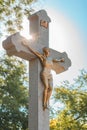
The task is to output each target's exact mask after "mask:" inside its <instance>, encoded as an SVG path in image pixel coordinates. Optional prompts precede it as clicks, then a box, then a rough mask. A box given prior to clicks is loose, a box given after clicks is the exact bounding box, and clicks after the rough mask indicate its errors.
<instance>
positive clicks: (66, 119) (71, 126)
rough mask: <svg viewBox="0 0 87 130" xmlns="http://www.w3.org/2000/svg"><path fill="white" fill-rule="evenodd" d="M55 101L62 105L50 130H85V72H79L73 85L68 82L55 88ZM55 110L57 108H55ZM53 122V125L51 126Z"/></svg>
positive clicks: (86, 114) (86, 120)
mask: <svg viewBox="0 0 87 130" xmlns="http://www.w3.org/2000/svg"><path fill="white" fill-rule="evenodd" d="M54 99H55V101H56V102H57V101H60V102H61V103H62V104H64V106H63V108H62V109H61V110H60V111H57V113H58V114H57V115H58V117H57V118H55V120H51V130H54V128H55V130H86V129H87V72H86V71H85V70H82V71H81V74H80V76H78V78H77V79H75V81H74V83H73V84H70V83H69V82H68V81H65V82H63V84H62V85H61V86H58V87H57V88H55V92H54ZM56 109H57V108H56ZM53 122H56V123H54V125H52V123H53Z"/></svg>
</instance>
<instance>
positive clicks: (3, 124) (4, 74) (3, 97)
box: [0, 56, 28, 130]
mask: <svg viewBox="0 0 87 130" xmlns="http://www.w3.org/2000/svg"><path fill="white" fill-rule="evenodd" d="M25 69H26V68H25V67H24V64H23V63H22V61H21V60H17V58H15V57H14V58H13V57H11V58H9V57H8V56H5V57H3V58H1V59H0V130H19V128H21V129H22V130H26V129H27V127H28V88H27V84H26V83H27V77H26V75H25ZM24 81H26V82H24Z"/></svg>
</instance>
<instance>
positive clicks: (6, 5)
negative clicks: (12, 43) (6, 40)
mask: <svg viewBox="0 0 87 130" xmlns="http://www.w3.org/2000/svg"><path fill="white" fill-rule="evenodd" d="M33 2H36V0H0V25H1V31H0V36H2V34H3V33H5V32H6V31H7V32H9V33H14V32H16V31H18V30H21V29H22V22H23V17H24V16H25V15H26V16H29V14H30V12H32V11H33V9H32V8H31V4H32V3H33Z"/></svg>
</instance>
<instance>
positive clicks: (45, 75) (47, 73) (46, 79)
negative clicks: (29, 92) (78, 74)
mask: <svg viewBox="0 0 87 130" xmlns="http://www.w3.org/2000/svg"><path fill="white" fill-rule="evenodd" d="M22 44H23V45H24V46H26V47H27V48H28V49H29V51H30V52H32V53H33V54H34V55H36V56H37V57H38V59H39V60H40V62H41V65H42V70H41V74H40V77H41V81H42V83H43V85H44V91H43V110H45V109H48V104H49V99H50V96H51V94H52V89H53V77H52V74H51V70H52V66H53V62H64V58H61V59H51V58H50V57H49V56H50V49H49V48H47V47H44V48H43V54H40V53H39V52H37V51H35V50H34V49H32V48H31V47H30V46H29V44H28V43H26V42H23V43H22Z"/></svg>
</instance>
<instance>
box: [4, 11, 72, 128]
mask: <svg viewBox="0 0 87 130" xmlns="http://www.w3.org/2000/svg"><path fill="white" fill-rule="evenodd" d="M29 20H30V34H31V35H32V39H31V40H27V39H26V38H24V37H22V36H20V34H19V33H15V34H13V35H11V36H9V37H8V38H7V39H6V40H4V41H3V47H4V48H5V49H6V51H7V54H8V55H9V56H12V55H15V56H17V57H20V58H23V59H25V60H28V61H29V130H49V110H48V109H46V110H45V111H44V110H43V105H42V104H43V100H42V99H43V90H44V85H43V83H42V81H41V79H40V72H41V70H42V66H41V63H40V61H39V59H38V58H37V57H36V56H35V55H34V54H33V53H32V52H31V51H29V49H28V48H27V47H25V46H24V45H23V43H28V44H29V46H30V47H31V48H33V49H34V50H36V51H38V52H39V53H41V54H42V48H44V47H49V22H50V21H51V20H50V18H49V17H48V15H47V13H46V11H45V10H41V11H39V12H36V13H35V14H33V15H31V16H30V17H29ZM50 57H51V58H53V59H54V58H55V59H60V58H64V62H61V63H59V64H57V63H55V64H54V65H53V68H52V69H53V70H55V71H56V73H57V74H58V73H61V72H63V71H66V70H67V69H68V68H69V67H70V66H71V61H70V59H69V58H68V56H67V54H66V53H65V52H63V53H60V52H57V51H55V50H53V49H50Z"/></svg>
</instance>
